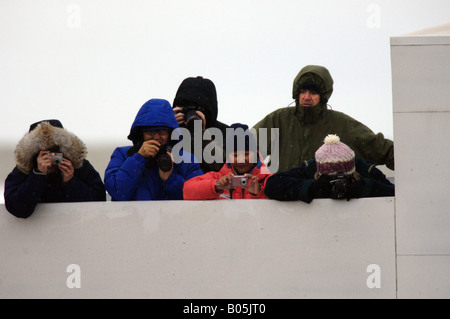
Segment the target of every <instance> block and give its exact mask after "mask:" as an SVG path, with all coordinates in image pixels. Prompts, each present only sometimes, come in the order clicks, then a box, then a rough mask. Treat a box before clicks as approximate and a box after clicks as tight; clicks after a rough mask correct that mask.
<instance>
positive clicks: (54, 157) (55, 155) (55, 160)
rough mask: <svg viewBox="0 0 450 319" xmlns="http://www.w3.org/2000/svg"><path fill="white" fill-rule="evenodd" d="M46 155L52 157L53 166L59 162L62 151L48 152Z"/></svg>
mask: <svg viewBox="0 0 450 319" xmlns="http://www.w3.org/2000/svg"><path fill="white" fill-rule="evenodd" d="M47 155H48V156H50V158H51V159H52V165H53V166H58V165H59V164H61V161H62V159H63V153H55V152H49V153H48V154H47Z"/></svg>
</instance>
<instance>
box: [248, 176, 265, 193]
mask: <svg viewBox="0 0 450 319" xmlns="http://www.w3.org/2000/svg"><path fill="white" fill-rule="evenodd" d="M244 176H245V177H248V183H247V186H245V187H244V188H246V189H247V190H248V191H249V192H250V194H252V195H254V196H256V195H258V194H259V192H260V191H261V185H260V184H259V183H258V177H257V176H254V175H251V174H244Z"/></svg>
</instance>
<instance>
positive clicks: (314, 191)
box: [308, 175, 331, 198]
mask: <svg viewBox="0 0 450 319" xmlns="http://www.w3.org/2000/svg"><path fill="white" fill-rule="evenodd" d="M330 180H331V178H330V177H329V176H328V175H321V176H320V177H319V178H318V179H316V180H315V181H314V182H313V183H312V184H311V186H310V187H309V190H308V193H309V196H310V197H311V198H329V197H330V191H331V184H330Z"/></svg>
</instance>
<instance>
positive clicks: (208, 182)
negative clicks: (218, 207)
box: [183, 172, 221, 200]
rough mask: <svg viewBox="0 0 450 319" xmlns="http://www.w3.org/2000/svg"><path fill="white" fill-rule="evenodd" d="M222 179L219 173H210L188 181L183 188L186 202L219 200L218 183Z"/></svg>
mask: <svg viewBox="0 0 450 319" xmlns="http://www.w3.org/2000/svg"><path fill="white" fill-rule="evenodd" d="M220 177H221V174H220V173H219V172H208V173H206V174H204V175H200V176H197V177H194V178H191V179H189V180H187V181H186V182H185V183H184V187H183V198H184V199H186V200H208V199H218V198H219V195H220V193H217V192H216V187H215V185H216V182H217V181H218V180H219V178H220Z"/></svg>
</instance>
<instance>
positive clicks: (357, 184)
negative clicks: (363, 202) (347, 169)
mask: <svg viewBox="0 0 450 319" xmlns="http://www.w3.org/2000/svg"><path fill="white" fill-rule="evenodd" d="M364 185H365V182H364V181H363V180H362V179H360V180H357V181H354V182H353V183H350V184H349V185H348V187H347V192H346V193H345V197H346V198H347V201H349V200H350V198H360V197H361V196H362V192H363V189H364Z"/></svg>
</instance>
